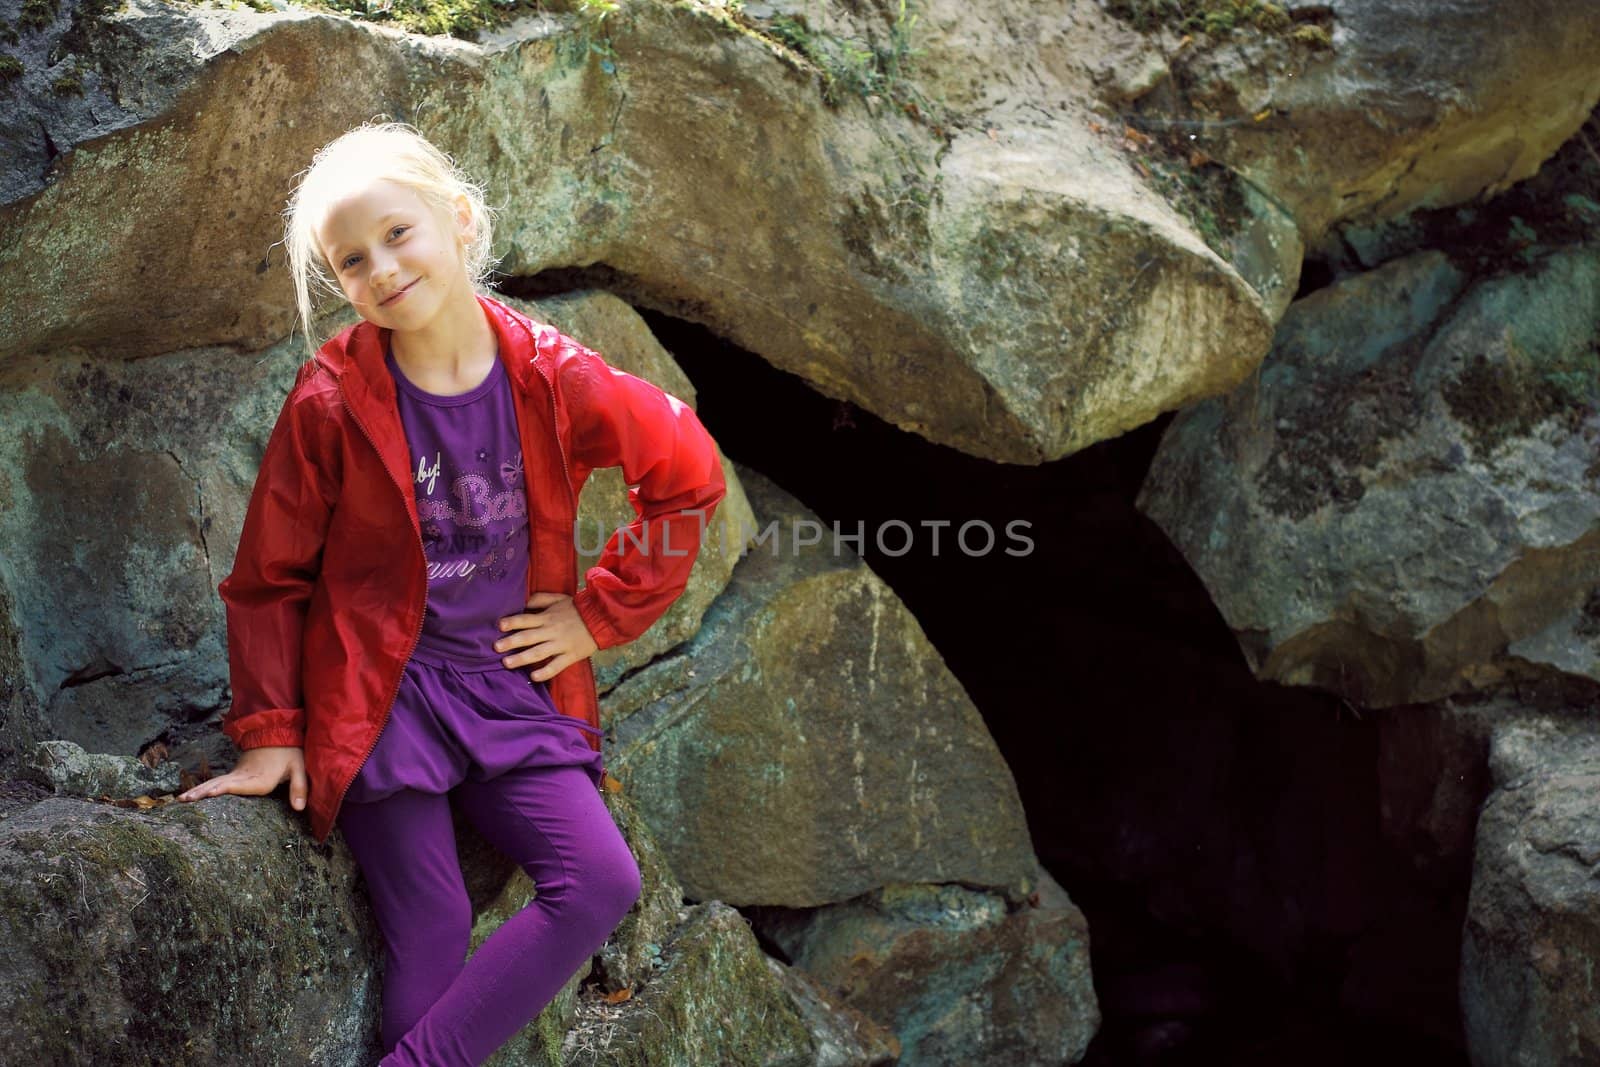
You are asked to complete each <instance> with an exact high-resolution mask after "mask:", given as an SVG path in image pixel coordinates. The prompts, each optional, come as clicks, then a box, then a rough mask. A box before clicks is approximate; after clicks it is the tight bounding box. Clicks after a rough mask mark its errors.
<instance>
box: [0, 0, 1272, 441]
mask: <svg viewBox="0 0 1600 1067" xmlns="http://www.w3.org/2000/svg"><path fill="white" fill-rule="evenodd" d="M64 7H70V5H64ZM70 10H71V11H74V12H75V11H77V10H78V9H77V8H70ZM956 13H957V12H956V10H955V9H953V8H952V9H949V10H946V11H945V12H943V13H942V15H941V17H947V16H951V15H953V14H956ZM837 14H838V17H839V18H840V19H842V20H843V24H848V26H849V31H848V32H849V33H850V35H851V37H850V39H854V37H855V36H857V35H860V34H863V33H867V32H874V31H871V30H869V27H871V26H873V25H874V23H875V20H873V19H872V18H871V17H870V16H867V15H866V14H865V13H857V14H848V13H847V10H846V9H845V8H842V7H841V8H840V9H839V11H838V12H837ZM930 14H931V13H930ZM938 21H939V20H938V19H935V18H933V17H930V18H929V20H928V22H927V23H925V25H930V24H934V23H935V22H938ZM843 24H842V25H841V30H840V32H841V34H843V33H845V32H846V30H845V29H844V28H843ZM95 25H96V31H95V35H94V36H95V40H96V41H103V40H113V39H114V40H116V41H117V42H118V44H117V48H116V50H115V52H114V53H111V54H102V52H99V51H95V50H93V49H86V50H85V51H84V55H83V58H82V62H83V65H84V66H85V68H86V73H85V85H86V93H87V94H88V95H89V96H90V97H91V98H93V99H99V98H100V97H101V96H105V95H115V94H116V92H117V91H118V90H117V89H116V85H117V84H118V83H119V79H120V80H124V81H125V80H128V79H129V78H131V77H133V76H132V75H124V74H123V73H121V72H122V71H125V70H128V69H130V68H131V69H132V70H135V71H147V70H160V71H162V73H163V76H164V80H163V84H162V90H163V91H162V92H161V93H160V94H154V95H152V96H150V97H148V98H146V99H145V100H143V101H142V104H143V105H144V106H143V108H142V109H139V108H136V109H133V110H131V111H130V110H129V109H127V108H122V109H121V110H120V111H115V109H108V112H107V114H108V115H111V114H113V113H114V112H115V113H116V114H118V115H119V116H120V117H118V118H114V119H113V118H108V119H107V124H106V128H105V129H104V130H103V131H97V132H104V133H105V134H106V135H104V136H99V137H90V136H89V130H88V129H82V130H78V131H77V135H80V136H84V137H88V138H89V139H86V140H83V141H79V142H77V143H76V144H74V145H63V146H59V150H60V151H61V153H62V154H61V156H60V157H59V158H58V159H57V160H55V161H54V162H52V163H51V165H50V171H49V173H50V177H51V179H52V180H51V181H50V182H49V183H48V184H46V185H44V186H43V188H42V189H37V191H32V192H29V193H28V194H27V195H22V196H20V197H19V198H16V199H12V200H11V201H10V203H9V204H7V205H6V206H5V207H3V208H0V223H3V224H4V225H6V226H7V228H8V230H9V231H10V232H11V233H12V234H13V235H14V237H13V240H12V241H10V242H8V243H7V245H6V247H5V248H3V249H0V286H3V287H4V288H5V290H6V291H7V293H8V294H9V296H10V299H8V301H7V302H6V304H5V306H4V307H3V308H0V333H3V334H4V335H5V336H7V337H8V338H10V339H11V340H10V342H9V347H11V348H12V349H14V350H15V351H19V352H53V351H59V350H61V349H63V348H65V347H69V346H81V347H83V348H85V349H88V350H91V351H94V352H96V353H98V354H102V355H108V356H113V357H119V358H132V357H139V356H146V355H150V354H153V353H162V352H170V351H173V350H176V349H178V348H186V347H193V346H196V345H232V346H237V347H240V348H245V349H260V348H263V347H266V346H268V345H270V344H272V343H273V342H275V341H277V340H278V339H279V338H281V337H283V336H284V335H285V334H286V333H287V332H288V331H289V328H290V325H291V321H292V316H291V314H290V311H291V300H290V291H289V285H288V277H287V272H286V271H285V270H284V268H283V260H282V253H281V252H280V251H279V250H278V249H277V248H276V247H275V246H274V244H273V241H274V239H275V233H274V230H275V228H276V226H277V224H278V220H277V214H276V213H277V211H278V209H279V205H281V204H282V202H283V200H284V198H285V197H286V196H287V193H288V191H289V189H290V186H291V182H292V179H293V177H294V175H295V174H296V173H297V172H298V171H299V170H300V169H301V168H303V167H304V166H305V164H306V162H307V161H309V159H310V158H311V155H312V153H313V152H314V150H315V149H316V148H317V147H318V146H319V145H321V144H322V143H324V142H326V141H328V140H331V139H332V138H333V137H334V136H336V135H337V134H338V133H340V132H342V131H343V130H345V129H347V128H349V127H350V126H352V125H354V124H356V123H357V122H358V121H360V120H362V119H364V118H367V117H369V116H370V115H371V114H372V113H373V112H374V111H377V110H382V111H387V112H388V113H390V114H392V115H394V116H395V117H397V118H401V119H415V118H417V117H418V116H424V117H425V124H426V126H427V132H428V133H429V135H430V136H431V137H432V138H434V139H435V140H436V141H437V142H438V143H439V144H440V145H441V146H442V147H444V148H445V149H446V150H448V151H450V152H451V153H452V154H454V155H455V156H456V157H457V158H458V159H460V160H461V162H462V163H463V164H464V165H465V166H466V168H467V169H468V171H469V172H471V173H472V174H474V175H475V176H477V177H479V178H480V179H481V180H483V181H485V182H486V183H487V185H488V186H489V188H490V190H491V198H492V199H493V200H495V202H496V203H497V204H500V205H502V215H501V218H500V220H499V228H498V231H497V232H498V233H499V235H500V236H499V237H498V238H497V242H496V251H497V253H500V254H502V255H503V259H502V263H501V269H502V270H503V271H504V272H505V273H507V274H510V275H532V274H536V273H538V272H539V271H541V270H544V269H546V268H551V267H557V268H565V267H569V266H588V265H597V266H598V267H599V268H601V269H603V271H604V276H605V279H606V284H607V285H608V287H610V288H613V289H614V290H616V291H618V292H620V293H624V294H625V295H627V296H628V298H629V299H631V300H633V301H635V302H638V303H643V304H649V305H651V306H654V307H657V308H659V309H662V310H668V311H672V312H674V313H676V314H679V315H682V316H684V317H688V318H692V319H694V320H696V321H699V322H701V323H703V324H704V325H706V326H708V327H710V328H711V329H713V330H715V331H717V332H718V333H719V334H721V335H723V336H725V337H727V338H729V339H730V340H733V341H735V342H737V343H739V344H742V345H744V346H745V347H747V348H749V349H751V350H753V351H755V352H757V353H759V354H760V355H761V356H763V357H764V358H766V359H768V360H769V361H771V362H772V363H774V364H775V365H777V366H779V367H781V368H783V369H785V370H789V371H792V372H794V373H797V374H800V375H802V376H804V377H805V378H806V379H807V380H809V381H810V382H812V383H813V384H814V385H815V386H816V387H817V388H818V389H820V390H822V391H824V392H827V393H829V394H830V395H834V396H838V397H842V398H846V399H850V400H852V401H855V402H857V403H860V404H861V405H862V406H864V407H867V408H868V409H870V410H873V411H875V412H877V413H879V414H881V415H883V416H884V417H885V418H888V419H890V420H891V421H893V422H895V423H896V424H897V425H900V426H902V427H904V428H906V429H909V430H914V431H916V432H918V433H921V434H923V435H925V436H927V437H929V438H930V439H933V440H936V441H941V442H945V443H949V444H952V445H955V446H956V447H959V448H963V449H965V450H968V451H970V452H973V453H975V454H980V455H987V456H992V457H995V458H1000V459H1007V460H1015V461H1023V462H1037V461H1039V460H1040V459H1044V458H1050V457H1055V456H1059V455H1062V454H1064V453H1066V452H1069V451H1072V450H1075V449H1078V448H1082V447H1084V446H1086V445H1088V444H1091V443H1093V442H1094V441H1096V440H1099V439H1102V438H1104V437H1107V436H1111V435H1114V434H1116V433H1119V432H1121V431H1123V430H1126V429H1128V428H1130V427H1132V426H1136V425H1138V424H1139V423H1141V422H1144V421H1147V420H1148V419H1150V418H1152V417H1153V416H1154V415H1155V414H1157V413H1159V412H1161V411H1163V410H1169V409H1171V408H1173V407H1176V406H1178V405H1181V404H1183V403H1186V402H1188V401H1190V400H1192V399H1195V398H1197V397H1200V396H1203V395H1207V394H1209V393H1214V392H1218V391H1220V390H1223V389H1225V388H1227V387H1228V386H1229V385H1231V384H1232V383H1234V382H1236V381H1238V380H1239V379H1240V378H1241V377H1243V376H1244V375H1245V374H1246V373H1247V372H1248V371H1249V369H1250V367H1251V366H1252V365H1253V364H1254V363H1255V362H1256V361H1257V360H1258V359H1259V358H1260V356H1261V355H1262V353H1264V352H1265V350H1266V347H1267V342H1268V338H1269V333H1270V316H1269V312H1268V306H1267V304H1270V303H1272V301H1271V300H1269V301H1268V302H1267V304H1264V303H1263V299H1262V297H1261V296H1260V294H1259V293H1258V292H1257V291H1256V289H1255V288H1253V287H1252V284H1251V282H1249V281H1247V280H1246V278H1245V277H1244V276H1243V275H1241V273H1240V272H1239V271H1238V270H1236V269H1235V268H1234V267H1233V266H1232V265H1230V263H1229V261H1228V259H1227V257H1226V256H1224V255H1222V254H1219V253H1218V252H1217V251H1216V250H1214V249H1213V248H1212V247H1211V246H1210V245H1208V244H1207V243H1206V241H1205V240H1204V239H1203V238H1202V236H1201V235H1200V233H1199V232H1198V231H1197V229H1196V228H1195V225H1194V224H1193V223H1192V222H1191V221H1190V220H1189V219H1188V218H1187V217H1186V216H1185V215H1184V214H1183V213H1181V212H1180V211H1178V210H1176V209H1175V208H1173V207H1172V206H1171V205H1170V204H1169V203H1168V202H1167V200H1166V199H1165V198H1164V197H1163V196H1162V195H1161V194H1160V193H1158V192H1157V191H1155V190H1153V189H1151V188H1149V187H1147V185H1146V184H1145V180H1144V179H1143V178H1142V177H1141V175H1140V172H1139V170H1138V169H1137V168H1136V167H1135V166H1133V164H1132V163H1131V162H1130V161H1128V160H1126V159H1124V158H1123V157H1122V156H1121V155H1120V154H1119V152H1118V151H1116V150H1115V149H1113V148H1109V147H1108V146H1107V145H1106V144H1104V143H1102V141H1101V139H1100V136H1099V135H1098V134H1096V133H1094V132H1093V131H1092V130H1091V129H1090V128H1088V127H1087V126H1086V125H1084V124H1083V123H1082V122H1081V121H1077V120H1076V119H1068V118H1064V117H1062V116H1059V115H1057V114H1054V113H1052V112H1051V111H1049V110H1040V111H1038V112H1036V113H1030V114H1024V113H1021V112H1015V111H1008V112H1004V113H1001V114H998V115H997V116H996V117H995V118H994V119H993V120H984V121H979V120H975V119H971V118H963V117H960V116H955V117H952V118H950V119H948V120H946V122H945V123H941V122H940V121H938V120H937V119H936V118H933V117H930V115H924V114H923V113H922V112H921V110H920V109H919V108H918V107H916V106H915V103H914V100H912V99H911V98H910V97H905V98H904V99H905V102H906V106H898V107H895V108H893V109H889V108H886V107H883V106H882V103H881V100H880V102H879V103H877V104H875V103H873V102H872V99H871V94H870V93H869V94H867V98H865V99H864V98H863V97H862V96H861V95H859V94H850V95H847V96H845V97H843V98H840V97H838V96H835V98H834V104H833V105H830V104H829V103H827V102H825V100H824V98H823V95H822V94H820V93H819V92H818V91H817V85H818V83H817V80H816V79H817V75H818V68H817V66H816V64H815V63H813V62H811V61H809V60H807V59H806V58H805V57H804V56H803V55H802V54H801V53H799V52H797V51H795V49H794V48H792V47H787V46H785V45H784V44H783V43H781V42H780V41H779V40H777V39H775V38H774V37H771V36H764V35H762V34H761V33H757V32H752V27H751V26H748V25H735V24H733V23H731V22H729V21H728V20H727V18H726V16H722V17H719V16H718V15H717V14H716V13H715V11H713V10H712V9H710V8H708V7H697V6H694V5H677V4H665V3H659V2H653V0H633V2H630V3H626V4H624V5H622V6H621V7H620V8H619V9H618V10H617V11H615V12H613V13H611V14H610V15H609V16H608V18H607V20H606V39H607V42H608V47H609V49H610V50H611V53H612V55H613V56H614V57H615V58H614V59H611V60H608V61H607V62H608V63H609V65H610V67H611V69H610V71H609V72H607V71H606V69H605V68H604V67H601V66H600V65H599V64H598V61H597V60H596V58H595V56H594V55H593V53H592V52H591V49H590V44H591V42H590V41H589V40H588V39H586V38H585V37H584V32H585V31H584V29H583V26H582V20H581V19H580V18H579V17H578V16H577V15H542V16H539V17H533V18H528V19H524V20H522V21H519V22H518V23H517V24H516V25H515V26H514V27H512V28H510V29H508V30H506V31H504V32H502V33H499V34H497V35H494V36H493V37H492V38H488V39H486V43H484V44H481V45H480V44H471V43H467V42H463V41H455V40H443V39H427V38H420V37H408V36H403V35H397V34H395V33H393V32H392V31H385V30H381V29H378V28H375V27H372V26H370V25H364V24H359V23H354V22H351V21H349V20H347V19H343V18H337V17H333V16H326V15H307V14H303V13H286V14H257V13H254V12H248V11H226V12H223V11H217V10H213V9H197V8H177V7H171V6H168V5H166V4H163V3H161V2H160V0H127V3H126V4H125V5H124V6H123V7H121V8H119V9H116V10H115V11H107V12H102V13H101V14H99V15H98V16H97V18H96V21H95ZM942 33H943V31H941V34H942ZM842 39H844V38H841V40H842ZM941 39H942V37H941ZM948 45H949V42H948V41H945V42H944V43H943V44H942V45H939V46H937V47H948ZM96 47H99V46H98V45H97V46H96ZM875 62H876V61H875ZM969 62H970V61H969ZM101 65H106V66H109V67H110V68H111V72H110V73H108V74H97V73H96V70H97V69H98V67H99V66H101ZM907 71H909V66H908V67H907ZM28 84H32V83H28ZM352 84H358V85H360V86H361V87H362V90H363V91H362V93H360V94H351V93H349V92H348V91H347V90H348V87H349V86H350V85H352ZM907 84H908V85H909V84H910V83H907ZM1058 95H1063V94H1060V93H1058ZM1065 95H1070V94H1065ZM929 106H930V107H933V105H932V104H930V105H929ZM934 110H935V111H937V110H938V109H937V108H934ZM265 116H270V117H271V118H272V121H271V122H268V121H265V120H264V117H265ZM129 122H131V123H133V124H132V125H123V124H124V123H129ZM1001 128H1004V129H1005V135H1004V136H1001V135H1000V134H999V133H998V132H995V131H997V130H999V129H1001ZM32 129H33V127H32V126H31V125H29V126H26V127H21V128H18V129H14V130H13V132H12V140H13V141H14V142H15V143H17V144H18V145H19V149H20V148H21V147H22V146H27V151H26V152H19V159H18V166H17V170H18V171H20V172H21V175H20V176H19V174H16V173H14V174H13V175H12V176H11V179H10V186H11V187H12V188H14V189H18V190H20V189H24V188H32V187H33V186H32V184H31V183H32V182H37V181H38V179H37V178H33V179H29V178H28V177H26V175H27V174H29V173H33V174H37V173H39V171H38V170H37V169H33V170H31V171H27V170H23V167H22V164H23V162H24V161H25V159H26V156H27V155H28V154H31V153H32V152H33V146H34V145H35V141H36V138H35V137H34V135H33V134H32V133H31V130H32ZM113 131H114V132H113ZM685 145H692V146H695V147H694V149H693V151H692V153H690V154H689V156H688V157H687V158H686V156H685V152H684V150H683V146H685ZM68 148H70V149H71V150H70V151H67V149H68ZM734 190H737V193H736V194H735V192H734ZM113 216H115V217H118V218H137V219H138V220H140V225H138V226H127V227H118V228H112V227H107V226H105V225H104V224H103V223H104V220H105V219H106V218H108V217H113ZM797 219H804V220H807V223H806V225H803V226H797V225H795V224H794V222H795V220H797ZM250 234H254V235H256V237H255V238H254V239H251V238H249V237H243V238H242V239H241V235H250ZM1219 246H1220V247H1222V248H1223V249H1224V251H1225V252H1226V251H1228V248H1229V246H1228V245H1227V243H1226V242H1223V243H1221V244H1220V245H1219ZM1283 253H1284V254H1283V255H1281V256H1278V257H1277V258H1278V259H1280V260H1281V261H1282V262H1279V263H1278V264H1277V267H1281V268H1284V269H1287V266H1286V265H1287V264H1288V263H1290V262H1292V261H1293V260H1294V259H1295V258H1296V257H1297V256H1298V246H1297V245H1294V244H1292V243H1291V244H1290V245H1288V246H1285V248H1284V250H1283ZM1230 254H1231V253H1230ZM1268 258H1273V255H1272V254H1270V253H1269V254H1268ZM197 260H201V261H204V262H205V263H206V265H207V269H206V270H205V271H204V272H202V273H201V274H194V273H192V272H191V271H190V269H189V267H188V264H190V263H192V262H195V261H197ZM67 262H72V263H73V264H75V266H74V268H73V274H72V275H71V277H70V278H69V277H68V276H66V275H65V274H63V273H62V269H63V268H62V267H61V266H60V265H61V264H64V263H67ZM129 273H134V274H137V275H138V276H139V277H140V278H141V279H142V281H143V284H142V285H141V286H139V287H138V290H137V292H135V291H134V290H133V289H131V288H129V287H126V286H122V285H119V284H118V282H119V280H120V279H122V278H124V277H126V276H127V275H128V274H129ZM1279 273H1280V274H1281V273H1283V271H1282V270H1280V271H1279ZM1258 283H1259V280H1258ZM91 293H92V294H94V295H93V297H92V298H91V297H90V296H89V294H91ZM241 294H246V296H245V299H243V300H241V298H240V297H241ZM1177 337H1182V338H1183V342H1182V343H1174V338H1177Z"/></svg>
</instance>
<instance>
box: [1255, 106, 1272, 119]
mask: <svg viewBox="0 0 1600 1067" xmlns="http://www.w3.org/2000/svg"><path fill="white" fill-rule="evenodd" d="M1270 114H1272V109H1271V108H1270V107H1264V108H1262V109H1261V110H1260V111H1257V112H1256V113H1255V114H1254V115H1251V116H1250V117H1251V118H1253V119H1255V120H1256V121H1257V122H1260V121H1261V120H1262V119H1264V118H1266V117H1267V116H1268V115H1270Z"/></svg>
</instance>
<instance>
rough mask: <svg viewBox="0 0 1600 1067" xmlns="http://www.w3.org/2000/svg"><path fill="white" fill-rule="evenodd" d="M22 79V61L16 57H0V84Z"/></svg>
mask: <svg viewBox="0 0 1600 1067" xmlns="http://www.w3.org/2000/svg"><path fill="white" fill-rule="evenodd" d="M20 77H22V60H20V59H18V58H17V57H16V56H0V82H8V81H11V80H12V79H13V78H20Z"/></svg>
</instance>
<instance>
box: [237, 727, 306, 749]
mask: <svg viewBox="0 0 1600 1067" xmlns="http://www.w3.org/2000/svg"><path fill="white" fill-rule="evenodd" d="M233 744H234V747H235V748H237V749H238V750H239V751H240V752H244V751H246V750H248V749H252V748H268V747H273V746H282V747H288V748H305V747H306V734H305V731H304V730H296V729H294V728H293V727H288V726H269V727H266V728H265V729H261V730H249V731H247V732H245V733H242V734H240V735H239V736H238V737H237V738H235V739H234V742H233Z"/></svg>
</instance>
